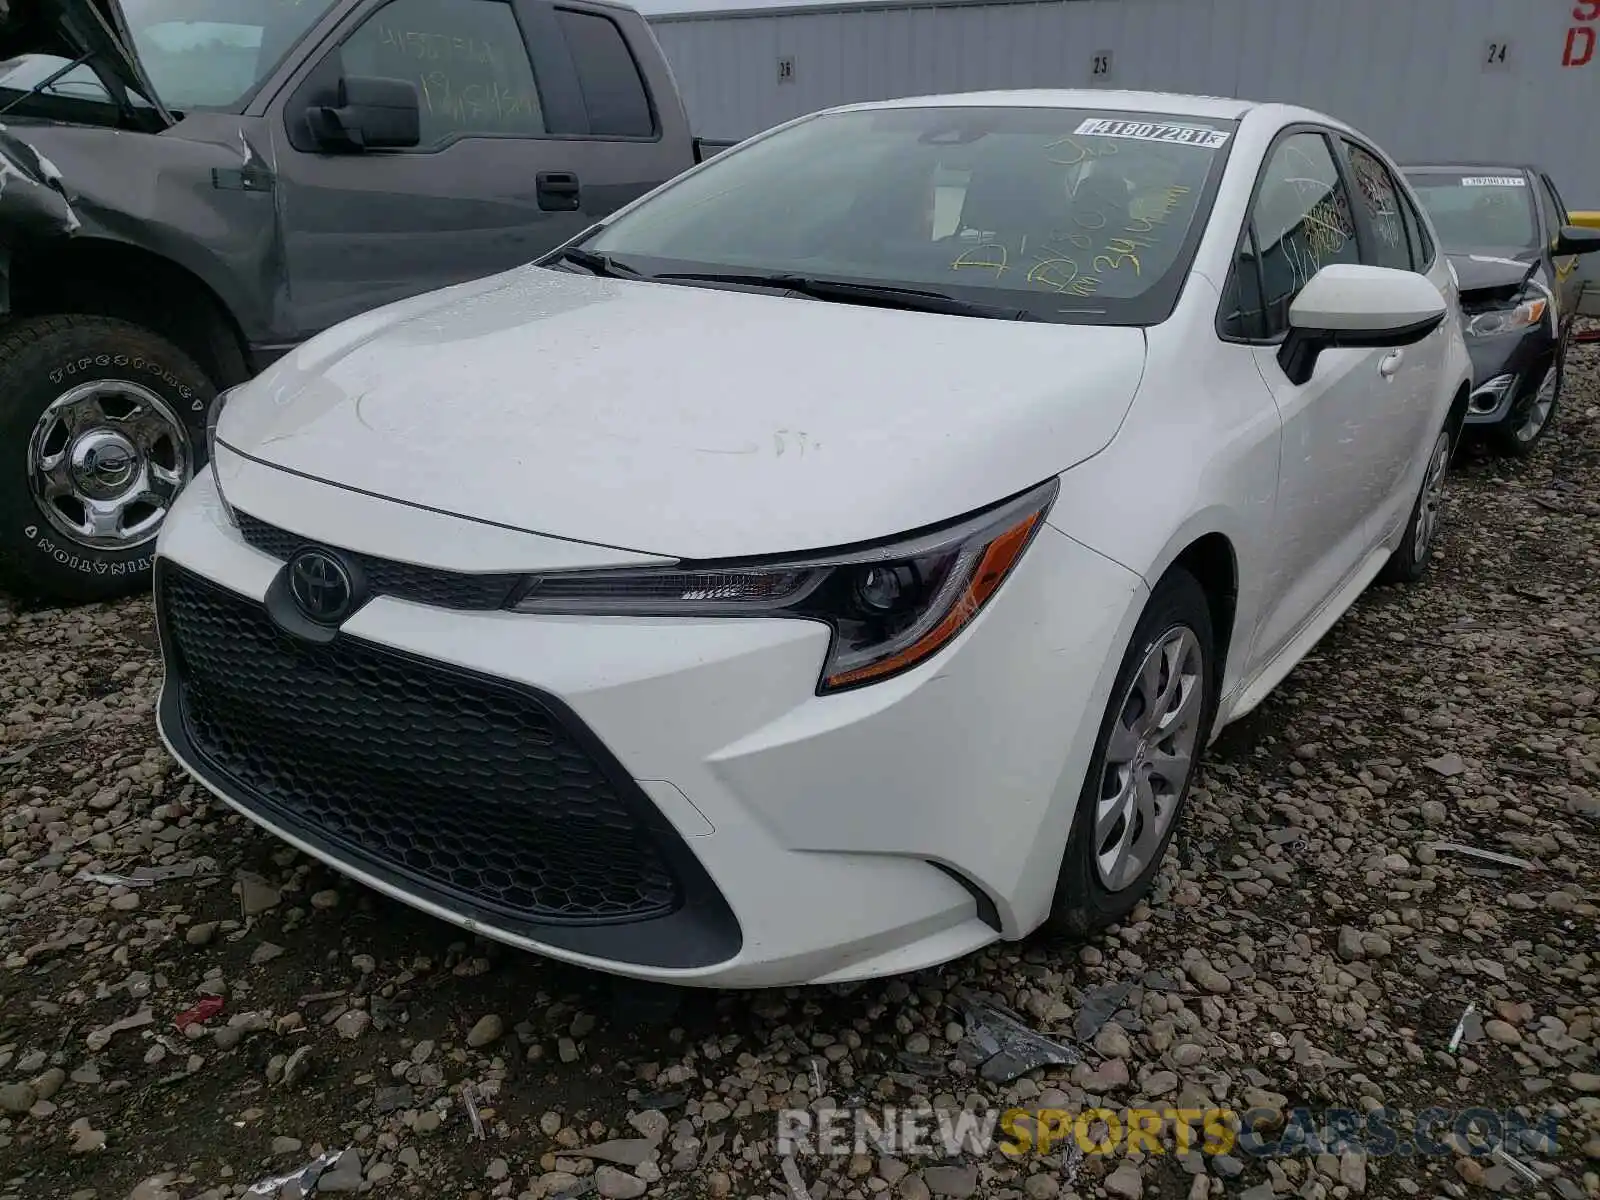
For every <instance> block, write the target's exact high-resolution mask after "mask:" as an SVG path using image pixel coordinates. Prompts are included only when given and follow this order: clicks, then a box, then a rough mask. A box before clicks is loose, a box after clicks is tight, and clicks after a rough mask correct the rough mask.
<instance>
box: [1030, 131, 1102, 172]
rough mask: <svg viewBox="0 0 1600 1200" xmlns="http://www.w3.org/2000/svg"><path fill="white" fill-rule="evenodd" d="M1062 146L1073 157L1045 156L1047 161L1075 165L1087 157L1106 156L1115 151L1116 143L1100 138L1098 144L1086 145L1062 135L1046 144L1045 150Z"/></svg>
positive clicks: (1057, 164)
mask: <svg viewBox="0 0 1600 1200" xmlns="http://www.w3.org/2000/svg"><path fill="white" fill-rule="evenodd" d="M1062 147H1066V150H1065V151H1064V153H1068V154H1072V155H1073V157H1072V158H1058V157H1056V156H1055V155H1047V156H1046V157H1047V158H1048V161H1050V162H1052V163H1054V164H1055V165H1056V166H1058V167H1075V166H1077V165H1078V164H1079V163H1081V162H1085V161H1087V160H1088V159H1091V158H1108V157H1110V156H1111V155H1113V154H1115V153H1116V152H1117V144H1116V143H1115V142H1111V141H1104V140H1102V141H1101V142H1100V143H1099V144H1098V145H1095V146H1086V145H1084V144H1083V143H1082V142H1080V141H1079V140H1078V139H1077V138H1075V137H1064V138H1061V139H1060V140H1059V141H1054V142H1050V143H1048V144H1046V146H1045V150H1047V151H1049V150H1060V149H1061V148H1062Z"/></svg>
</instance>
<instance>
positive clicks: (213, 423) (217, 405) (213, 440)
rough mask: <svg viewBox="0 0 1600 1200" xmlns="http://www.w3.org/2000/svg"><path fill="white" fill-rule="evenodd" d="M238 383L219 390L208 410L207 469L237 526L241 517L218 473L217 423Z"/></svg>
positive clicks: (231, 520)
mask: <svg viewBox="0 0 1600 1200" xmlns="http://www.w3.org/2000/svg"><path fill="white" fill-rule="evenodd" d="M241 386H243V385H242V384H241V385H238V386H235V387H231V388H228V389H227V390H226V391H222V392H218V393H217V398H216V399H215V400H213V401H212V402H211V407H210V408H209V409H207V410H206V469H207V470H209V471H210V472H211V484H212V486H213V487H215V488H216V490H217V499H218V500H220V501H221V502H222V511H223V512H224V513H226V514H227V517H228V521H229V523H230V524H232V525H235V526H237V525H238V524H239V519H238V518H237V517H235V516H234V514H233V506H232V505H230V504H229V503H228V497H227V496H226V495H224V494H223V491H222V478H221V476H219V475H218V474H217V424H218V422H220V421H221V420H222V410H223V408H224V407H225V406H226V405H227V403H228V398H229V397H230V396H232V395H233V394H234V393H235V392H237V391H238V390H239V387H241Z"/></svg>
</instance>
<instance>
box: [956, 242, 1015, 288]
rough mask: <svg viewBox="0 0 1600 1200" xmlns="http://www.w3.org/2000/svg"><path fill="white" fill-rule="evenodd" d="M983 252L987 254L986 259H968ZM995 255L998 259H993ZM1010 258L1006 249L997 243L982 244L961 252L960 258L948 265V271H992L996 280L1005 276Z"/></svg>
mask: <svg viewBox="0 0 1600 1200" xmlns="http://www.w3.org/2000/svg"><path fill="white" fill-rule="evenodd" d="M983 252H988V257H986V258H971V257H969V256H970V255H973V254H979V253H983ZM997 253H998V255H999V258H998V259H996V258H995V257H994V255H995V254H997ZM1010 257H1011V256H1010V255H1009V254H1008V253H1007V252H1006V248H1005V247H1004V246H1002V245H1001V244H1000V243H999V242H984V243H983V244H981V245H978V246H973V247H972V248H971V249H970V250H963V251H962V252H961V256H960V257H959V258H957V259H956V260H955V262H953V263H951V264H950V269H951V270H952V271H956V270H960V269H961V268H962V267H978V268H980V269H982V270H985V271H993V272H994V276H995V278H996V279H998V278H1000V276H1002V275H1004V274H1005V272H1006V267H1007V265H1008V263H1009V261H1010Z"/></svg>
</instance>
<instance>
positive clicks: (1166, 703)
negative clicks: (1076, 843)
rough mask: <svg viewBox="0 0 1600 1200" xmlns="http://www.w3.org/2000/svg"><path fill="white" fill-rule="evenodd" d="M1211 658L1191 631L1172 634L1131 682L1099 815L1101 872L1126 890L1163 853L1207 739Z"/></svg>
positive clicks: (1181, 628) (1105, 881) (1108, 884)
mask: <svg viewBox="0 0 1600 1200" xmlns="http://www.w3.org/2000/svg"><path fill="white" fill-rule="evenodd" d="M1204 679H1205V655H1204V654H1203V653H1202V651H1201V649H1200V642H1199V639H1198V638H1196V637H1195V634H1194V631H1193V630H1191V629H1190V628H1189V627H1188V626H1186V625H1177V626H1174V627H1173V628H1171V629H1169V630H1167V631H1166V632H1165V633H1163V634H1162V635H1161V636H1160V637H1159V638H1157V639H1156V641H1155V644H1154V645H1152V646H1151V647H1150V649H1149V650H1148V651H1147V652H1146V654H1145V657H1144V660H1143V661H1142V662H1141V663H1140V664H1139V669H1138V670H1137V671H1136V672H1134V676H1133V680H1132V681H1131V682H1130V683H1129V684H1128V688H1127V691H1126V692H1125V694H1124V696H1123V698H1122V703H1121V705H1120V706H1119V707H1118V709H1117V714H1116V718H1115V720H1114V722H1113V724H1112V727H1111V736H1110V738H1109V739H1108V740H1107V742H1106V751H1105V764H1104V767H1103V768H1102V771H1101V777H1100V790H1099V799H1098V802H1097V805H1096V809H1095V815H1094V849H1093V853H1094V860H1095V870H1096V873H1097V874H1098V875H1099V877H1100V882H1101V884H1102V885H1103V886H1104V887H1105V888H1106V889H1107V890H1108V891H1113V892H1116V891H1121V890H1122V889H1123V888H1126V887H1128V886H1129V885H1131V884H1132V883H1133V882H1134V881H1135V880H1137V879H1138V878H1139V877H1140V876H1141V875H1142V874H1143V873H1144V871H1145V869H1146V868H1147V867H1148V866H1149V865H1150V863H1151V862H1152V861H1153V860H1154V858H1155V856H1156V855H1157V854H1158V853H1159V852H1160V850H1161V846H1162V844H1163V843H1164V841H1165V840H1166V836H1167V831H1168V829H1169V828H1170V827H1171V825H1172V821H1173V818H1174V817H1175V816H1176V815H1177V811H1178V801H1179V800H1180V799H1181V798H1182V796H1183V789H1184V787H1185V786H1186V785H1187V784H1188V782H1189V775H1190V773H1191V772H1192V771H1193V770H1194V763H1195V758H1196V754H1197V749H1198V745H1199V741H1200V718H1201V705H1202V703H1203V701H1204V694H1205V688H1204Z"/></svg>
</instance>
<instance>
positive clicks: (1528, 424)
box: [1489, 346, 1567, 458]
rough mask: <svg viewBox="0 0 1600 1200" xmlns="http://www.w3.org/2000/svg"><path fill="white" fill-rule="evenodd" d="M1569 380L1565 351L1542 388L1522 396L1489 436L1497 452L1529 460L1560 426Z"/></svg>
mask: <svg viewBox="0 0 1600 1200" xmlns="http://www.w3.org/2000/svg"><path fill="white" fill-rule="evenodd" d="M1566 377H1567V352H1566V347H1564V346H1563V347H1562V349H1561V350H1560V352H1559V353H1558V354H1557V355H1556V359H1555V362H1553V363H1552V364H1551V365H1550V367H1549V368H1548V370H1547V371H1546V373H1545V374H1544V376H1543V377H1542V378H1541V379H1540V381H1539V385H1538V386H1537V387H1535V388H1534V389H1533V391H1531V392H1529V393H1528V394H1527V395H1526V396H1519V397H1517V399H1516V400H1515V401H1514V402H1513V403H1512V405H1511V410H1510V411H1509V412H1507V413H1506V415H1505V417H1504V419H1502V420H1501V421H1499V422H1498V423H1497V424H1496V425H1494V427H1493V428H1492V429H1491V430H1490V432H1489V440H1490V441H1491V442H1492V443H1493V444H1494V447H1495V449H1496V450H1498V451H1499V452H1500V453H1501V454H1504V455H1507V456H1509V457H1511V458H1526V457H1527V456H1528V455H1530V454H1532V453H1533V452H1534V449H1535V448H1536V447H1537V446H1538V445H1539V443H1540V442H1541V441H1543V440H1544V435H1545V434H1546V433H1548V432H1549V431H1550V426H1552V425H1554V424H1555V423H1556V410H1557V409H1558V408H1560V407H1561V388H1562V385H1563V384H1564V383H1565V382H1566Z"/></svg>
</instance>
